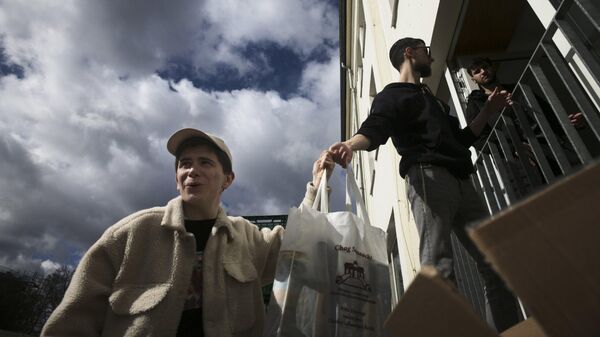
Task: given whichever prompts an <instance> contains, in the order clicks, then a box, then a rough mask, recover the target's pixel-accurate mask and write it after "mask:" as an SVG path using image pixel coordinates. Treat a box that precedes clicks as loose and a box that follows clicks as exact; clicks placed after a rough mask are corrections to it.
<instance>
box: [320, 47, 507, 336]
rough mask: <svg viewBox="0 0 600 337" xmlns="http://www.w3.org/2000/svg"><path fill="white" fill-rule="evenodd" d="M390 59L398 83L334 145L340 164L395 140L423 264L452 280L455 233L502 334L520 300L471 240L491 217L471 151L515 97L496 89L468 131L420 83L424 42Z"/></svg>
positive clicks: (426, 62)
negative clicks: (472, 228) (472, 229)
mask: <svg viewBox="0 0 600 337" xmlns="http://www.w3.org/2000/svg"><path fill="white" fill-rule="evenodd" d="M389 56H390V61H391V62H392V65H393V66H394V68H396V69H397V70H398V71H399V72H400V81H399V82H397V83H391V84H389V85H387V86H386V87H385V88H384V89H383V90H382V91H381V92H380V93H378V94H377V95H376V96H375V99H374V100H373V103H372V106H371V113H370V114H369V116H368V117H367V119H366V120H365V121H364V122H363V123H362V125H361V127H360V128H359V130H358V131H357V133H356V134H355V135H354V136H353V137H352V138H350V139H349V140H347V141H345V142H339V143H335V144H333V145H332V146H331V147H330V149H329V150H330V151H331V152H332V154H333V158H334V160H335V161H336V162H337V163H339V164H340V165H342V166H344V167H345V166H346V165H347V164H348V163H349V162H350V161H351V159H352V153H353V151H357V150H367V151H372V150H374V149H376V148H377V147H379V146H380V145H382V144H384V143H386V141H387V140H388V138H391V139H392V142H393V144H394V146H395V147H396V150H397V151H398V154H400V156H401V157H402V158H401V160H400V175H401V176H402V177H403V178H405V180H406V182H407V185H408V186H407V187H408V188H407V194H408V199H409V200H410V203H411V208H412V212H413V215H414V218H415V222H416V224H417V227H418V230H419V236H420V239H421V240H420V247H419V255H420V259H421V264H428V265H433V266H434V267H435V268H436V269H437V270H438V271H439V273H440V274H441V275H442V276H443V277H446V278H447V279H450V280H454V269H453V259H452V247H451V241H450V234H451V231H452V230H453V231H454V232H455V234H456V235H457V237H458V238H459V239H460V240H461V242H462V243H463V245H464V246H465V248H466V249H467V250H468V251H469V253H470V254H471V255H472V256H473V258H474V259H475V261H476V262H477V266H478V269H479V272H480V273H481V275H482V277H483V278H484V281H485V283H486V295H487V298H488V301H489V303H490V307H491V309H492V315H493V319H494V321H495V323H496V327H497V329H498V330H499V331H502V330H505V329H506V328H508V327H509V326H511V325H513V324H514V323H516V322H517V320H518V316H517V308H516V306H515V303H514V301H512V302H509V303H506V301H504V293H500V294H499V290H502V289H504V287H503V286H502V282H501V280H500V279H499V277H498V276H497V275H496V274H495V273H494V272H493V271H492V270H491V269H490V267H489V265H488V264H487V263H485V262H484V260H483V257H482V256H481V254H480V253H479V251H478V250H477V249H476V247H475V246H474V245H473V243H472V242H471V240H470V239H469V238H468V237H467V235H466V233H465V229H466V227H467V226H468V225H470V224H472V223H474V222H476V221H479V220H481V219H482V218H484V217H487V216H488V215H489V213H488V211H487V209H486V207H485V205H484V203H483V200H481V198H480V196H479V195H478V194H477V193H476V191H475V189H474V186H473V185H472V183H471V181H470V180H469V176H470V174H471V173H472V172H473V164H472V162H471V157H470V151H469V147H470V146H471V145H472V144H473V142H474V141H475V140H476V139H477V137H478V136H479V135H480V133H481V131H482V130H483V128H484V127H485V125H486V123H487V121H488V119H489V118H490V117H491V116H492V115H494V114H496V113H497V112H498V111H499V110H501V109H502V108H503V107H505V106H508V105H510V104H511V103H512V101H511V100H510V94H509V93H507V92H505V91H501V90H498V89H496V90H494V91H493V92H492V93H491V95H490V96H489V97H488V99H487V101H486V103H485V106H484V107H483V109H482V111H481V112H480V113H479V114H478V116H477V117H476V118H475V119H474V120H473V121H472V122H471V124H469V126H468V127H466V128H464V129H460V127H459V123H458V120H457V119H456V118H455V117H453V116H450V114H449V107H448V106H447V105H446V104H445V103H444V102H442V101H440V100H439V99H437V98H436V97H435V96H433V95H432V94H431V92H430V91H429V89H428V88H427V87H426V86H424V85H422V84H420V78H422V77H428V76H430V75H431V63H432V62H433V59H432V58H431V54H430V51H429V46H426V45H425V43H424V42H423V40H420V39H414V38H403V39H400V40H398V41H397V42H396V43H395V44H394V45H393V46H392V48H391V49H390V55H389Z"/></svg>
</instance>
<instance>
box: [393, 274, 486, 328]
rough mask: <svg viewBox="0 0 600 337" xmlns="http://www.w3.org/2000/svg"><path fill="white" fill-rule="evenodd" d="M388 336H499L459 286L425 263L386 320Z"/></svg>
mask: <svg viewBox="0 0 600 337" xmlns="http://www.w3.org/2000/svg"><path fill="white" fill-rule="evenodd" d="M384 327H385V330H386V331H387V332H388V334H389V336H399V337H405V336H410V337H439V336H444V337H453V336H456V337H497V336H498V335H497V334H496V333H495V332H494V331H493V330H492V329H491V328H490V327H488V326H487V324H486V323H485V322H484V321H483V320H482V319H481V318H480V317H479V316H478V315H477V314H476V313H475V312H474V311H473V309H472V308H471V306H470V305H469V304H468V303H467V302H466V300H465V299H464V298H463V297H462V296H461V295H460V294H459V293H458V291H457V290H456V288H455V287H454V286H453V285H451V284H449V283H448V282H447V281H445V280H444V279H442V278H441V277H440V276H438V274H437V271H436V270H435V269H434V268H432V267H427V266H424V267H423V268H422V269H421V271H420V272H419V274H418V275H417V277H416V278H415V279H414V280H413V282H412V283H411V284H410V286H409V287H408V289H407V290H406V293H405V294H404V295H403V296H402V298H401V299H400V302H399V303H398V305H397V306H396V308H394V310H393V311H392V313H391V314H390V316H389V317H388V319H387V320H386V321H385V324H384Z"/></svg>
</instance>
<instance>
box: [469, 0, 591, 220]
mask: <svg viewBox="0 0 600 337" xmlns="http://www.w3.org/2000/svg"><path fill="white" fill-rule="evenodd" d="M599 13H600V9H599V8H598V5H597V4H596V3H593V2H592V1H591V0H565V1H563V2H562V3H561V5H560V6H559V8H558V10H557V12H556V15H555V16H554V18H553V20H552V22H551V23H550V25H549V27H548V29H547V30H546V32H545V33H544V35H543V37H542V39H541V40H540V42H539V43H538V46H537V48H536V49H535V51H534V53H533V54H532V57H531V59H530V60H529V63H528V64H527V66H526V68H525V70H524V72H523V73H522V74H521V76H520V79H519V81H518V82H517V85H516V87H515V89H514V91H513V101H514V102H515V103H514V104H513V106H512V107H510V108H506V109H504V111H503V112H502V114H501V115H500V116H499V117H498V119H497V120H496V122H495V124H494V127H493V128H492V132H491V133H490V135H489V137H488V138H487V140H486V143H485V145H484V146H483V148H482V149H481V151H480V152H479V153H478V157H477V160H476V163H475V168H476V171H477V176H478V178H479V182H478V183H479V184H475V185H479V186H480V187H481V190H480V192H481V193H482V194H483V195H484V196H485V199H486V200H487V203H488V206H489V208H490V211H491V212H492V213H495V212H497V211H499V210H501V209H504V208H506V207H508V206H509V205H511V204H513V203H514V202H516V201H518V200H520V199H522V198H524V197H525V196H527V195H530V194H531V193H533V192H535V191H538V190H540V189H542V188H543V187H544V186H546V185H548V184H551V183H553V182H554V181H556V180H557V179H559V178H560V177H562V176H565V175H569V174H571V173H573V172H574V171H575V170H577V169H579V168H581V167H582V166H585V165H587V164H589V163H590V162H592V161H594V160H596V159H597V158H599V157H600V114H599V113H598V108H597V105H596V104H598V102H596V103H594V101H593V99H594V98H596V99H597V97H598V93H597V92H595V90H594V87H595V88H598V87H600V56H599V55H600V52H599V50H598V49H600V48H599V47H598V45H600V14H599ZM559 31H560V33H562V35H564V38H565V39H566V41H567V43H568V45H569V48H570V51H569V52H568V53H567V57H569V58H570V60H569V59H566V58H565V57H563V55H562V54H561V52H560V51H559V49H558V47H557V45H556V44H555V43H554V39H553V37H554V36H555V34H556V33H557V32H559ZM575 59H577V62H575ZM577 113H581V115H582V118H583V120H584V122H583V125H576V124H573V123H572V121H571V118H572V116H573V115H574V114H577Z"/></svg>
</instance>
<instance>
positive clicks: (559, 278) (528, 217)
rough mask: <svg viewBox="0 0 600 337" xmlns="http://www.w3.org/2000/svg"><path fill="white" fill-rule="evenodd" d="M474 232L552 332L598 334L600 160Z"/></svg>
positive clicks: (581, 335)
mask: <svg viewBox="0 0 600 337" xmlns="http://www.w3.org/2000/svg"><path fill="white" fill-rule="evenodd" d="M470 234H471V237H472V238H473V240H474V241H475V243H476V244H477V246H478V247H479V248H480V249H481V250H482V252H483V253H484V254H485V256H486V258H487V259H488V260H489V261H490V262H491V263H492V265H493V266H494V268H496V269H497V270H498V272H499V273H500V275H501V276H502V277H503V278H504V279H505V280H506V281H507V284H508V285H509V287H510V288H512V289H513V291H514V292H515V293H516V294H517V295H518V296H519V297H520V298H521V300H522V301H523V302H524V303H525V305H526V306H527V307H528V308H529V309H530V310H531V312H532V313H533V315H534V316H535V317H536V319H537V320H538V322H539V323H540V324H541V325H542V326H543V327H544V330H545V331H546V332H547V334H548V335H549V336H553V337H559V336H560V337H563V336H578V337H587V336H589V337H592V336H596V337H597V336H600V323H599V322H600V321H599V318H600V286H599V285H600V243H599V241H600V165H599V164H596V165H593V166H591V167H588V168H586V169H584V170H582V171H580V172H578V173H577V174H575V175H573V176H571V177H569V178H566V179H564V180H562V181H560V182H558V183H556V184H555V185H553V186H551V187H550V188H548V189H547V190H545V191H543V192H541V193H538V194H536V195H534V196H532V197H530V198H528V199H527V200H525V201H523V202H521V203H519V204H517V205H515V206H513V207H511V208H509V209H508V210H506V211H504V212H501V213H500V214H499V215H497V216H496V217H495V218H493V219H491V220H489V221H487V222H485V223H484V224H483V225H482V226H480V227H479V228H477V229H476V230H474V231H472V232H471V233H470Z"/></svg>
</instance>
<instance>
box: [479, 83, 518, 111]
mask: <svg viewBox="0 0 600 337" xmlns="http://www.w3.org/2000/svg"><path fill="white" fill-rule="evenodd" d="M512 104H513V101H512V95H511V93H510V92H508V91H506V90H500V89H498V87H496V89H494V91H493V92H492V93H491V94H490V96H488V99H487V102H486V103H485V105H486V106H487V108H488V109H487V111H488V113H496V112H499V111H501V110H502V109H504V108H506V107H509V106H511V105H512Z"/></svg>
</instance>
